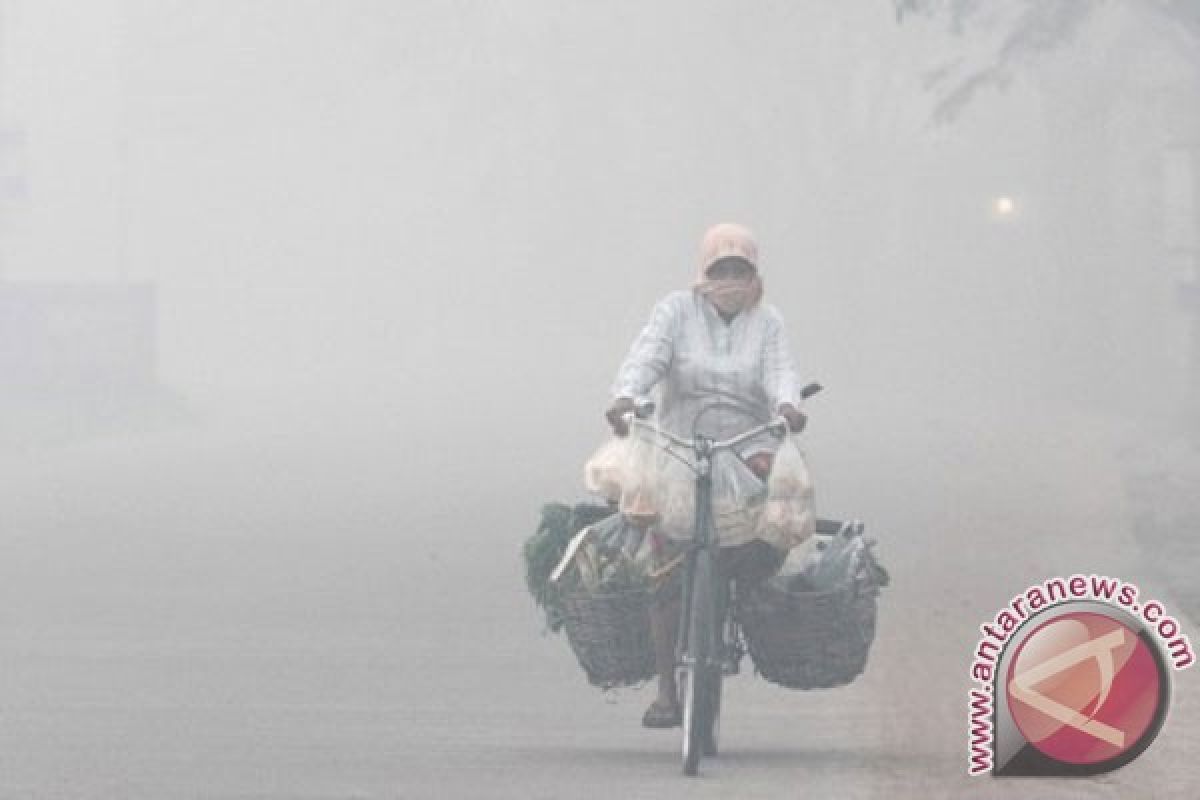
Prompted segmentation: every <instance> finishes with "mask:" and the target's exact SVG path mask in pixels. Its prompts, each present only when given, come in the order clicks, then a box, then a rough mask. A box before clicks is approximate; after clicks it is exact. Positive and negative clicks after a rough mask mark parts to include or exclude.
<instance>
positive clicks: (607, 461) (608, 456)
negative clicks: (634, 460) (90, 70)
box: [583, 436, 629, 503]
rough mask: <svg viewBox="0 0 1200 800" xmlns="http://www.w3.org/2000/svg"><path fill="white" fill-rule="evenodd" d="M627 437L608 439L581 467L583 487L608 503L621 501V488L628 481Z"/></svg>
mask: <svg viewBox="0 0 1200 800" xmlns="http://www.w3.org/2000/svg"><path fill="white" fill-rule="evenodd" d="M628 470H629V437H628V436H625V437H617V436H614V437H613V438H611V439H609V440H608V441H607V442H605V443H604V444H602V445H600V447H599V448H598V449H597V450H596V452H594V453H592V455H591V457H590V458H588V460H587V462H586V463H585V464H584V465H583V485H584V486H586V487H587V490H588V491H589V492H595V493H596V494H599V495H601V496H602V497H604V498H605V499H606V500H608V501H609V502H612V503H615V502H617V501H618V500H620V499H621V487H623V486H624V485H625V484H626V483H627V482H628V480H629V477H628V474H627V473H628Z"/></svg>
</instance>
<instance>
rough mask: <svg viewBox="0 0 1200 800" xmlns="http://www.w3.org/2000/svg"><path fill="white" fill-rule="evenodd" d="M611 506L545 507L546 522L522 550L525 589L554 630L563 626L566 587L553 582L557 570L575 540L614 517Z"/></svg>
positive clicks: (590, 504) (543, 509) (541, 523)
mask: <svg viewBox="0 0 1200 800" xmlns="http://www.w3.org/2000/svg"><path fill="white" fill-rule="evenodd" d="M614 514H615V509H614V508H613V507H612V506H611V505H604V504H599V503H579V504H576V505H575V506H574V507H572V506H568V505H566V504H564V503H547V504H546V505H544V506H542V519H541V522H540V523H539V524H538V527H537V530H536V531H535V532H534V534H533V535H532V536H530V537H529V538H528V539H527V540H526V541H525V545H524V547H523V548H522V555H523V556H524V559H525V586H526V588H528V589H529V593H530V595H532V596H533V601H534V602H535V603H536V604H537V606H538V607H539V608H541V609H542V610H543V611H544V612H545V614H546V625H547V627H548V628H549V629H550V630H551V631H558V630H559V629H560V628H561V627H562V595H563V590H564V587H563V586H560V585H558V584H555V583H551V582H550V575H551V573H553V572H554V568H555V567H557V566H558V564H559V562H560V561H562V558H563V554H564V553H565V552H566V551H567V546H568V545H569V544H570V542H571V539H572V537H574V536H575V535H577V534H578V533H579V531H580V530H582V529H583V528H586V527H587V526H589V525H591V524H593V523H595V522H599V521H600V520H602V519H605V518H607V517H610V516H613V515H614Z"/></svg>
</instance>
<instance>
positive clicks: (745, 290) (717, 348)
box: [605, 223, 807, 728]
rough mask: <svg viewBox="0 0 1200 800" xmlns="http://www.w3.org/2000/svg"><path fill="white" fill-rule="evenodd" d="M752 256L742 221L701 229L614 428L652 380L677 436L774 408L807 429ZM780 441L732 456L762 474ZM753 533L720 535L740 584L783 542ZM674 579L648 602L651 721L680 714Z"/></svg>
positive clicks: (761, 574)
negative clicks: (692, 272) (654, 682)
mask: <svg viewBox="0 0 1200 800" xmlns="http://www.w3.org/2000/svg"><path fill="white" fill-rule="evenodd" d="M758 261H759V259H758V245H757V243H756V242H755V239H754V236H753V234H752V233H751V232H750V231H749V230H748V229H747V228H746V227H744V226H742V225H737V224H733V223H722V224H719V225H715V226H713V227H712V228H710V229H709V230H708V231H707V232H706V233H705V234H704V237H703V240H702V242H701V246H700V261H699V271H698V275H697V277H696V280H695V282H694V284H693V285H692V287H691V289H683V290H675V291H672V292H670V293H669V294H667V295H666V296H665V297H664V298H662V299H661V300H660V301H659V302H658V303H657V304H656V305H655V307H654V310H653V312H652V314H651V316H650V320H649V322H648V323H647V324H646V325H645V327H644V328H643V329H642V331H641V332H640V333H639V334H638V336H637V337H636V339H635V340H634V342H633V345H632V347H631V348H630V350H629V353H628V355H627V356H626V357H625V360H624V362H623V363H622V364H621V366H620V368H619V369H618V371H617V376H616V379H615V380H614V382H613V385H612V390H611V392H612V396H613V401H612V404H611V406H610V407H609V409H608V410H607V411H606V412H605V416H606V418H607V420H608V422H609V424H610V425H611V426H612V428H613V431H614V433H616V434H617V435H618V436H625V435H627V434H628V432H629V430H628V424H627V421H626V419H627V418H626V415H627V414H629V413H630V412H631V411H633V410H634V408H635V405H636V402H637V401H638V400H639V399H641V398H644V397H646V396H647V395H648V394H649V393H650V391H651V390H652V389H653V388H655V387H656V386H657V387H659V391H660V396H659V402H658V405H657V411H658V423H659V425H661V427H662V428H663V429H665V430H669V431H672V432H675V433H679V434H682V435H690V434H692V433H701V434H704V435H706V436H709V437H711V438H713V439H718V440H722V439H728V438H730V437H732V436H735V435H737V434H739V433H742V432H743V431H745V430H748V429H750V428H753V427H755V426H757V425H761V424H762V423H764V422H767V421H769V420H771V419H772V418H775V417H778V416H782V417H784V418H785V419H786V420H787V422H788V428H789V429H790V430H792V431H793V432H797V431H800V430H802V429H803V428H804V426H805V424H806V421H807V418H806V416H805V415H804V413H803V412H802V411H801V410H800V406H801V404H802V402H803V396H802V394H801V383H800V379H799V376H798V374H797V372H796V368H795V365H794V363H793V361H792V358H791V354H790V350H789V348H788V341H787V332H786V330H785V328H784V323H783V318H782V316H781V315H780V313H779V311H778V310H777V309H776V308H775V307H774V306H772V305H770V304H766V303H763V302H762V294H763V282H762V278H761V277H760V275H759V272H758ZM778 444H779V440H778V439H777V438H775V437H773V436H771V435H769V434H763V435H761V436H758V437H753V438H751V439H749V440H747V441H746V442H744V443H743V444H742V445H741V446H740V447H738V448H737V452H736V455H735V456H734V457H735V458H740V459H741V462H742V463H743V464H744V465H745V466H746V467H749V468H750V470H751V471H752V472H753V473H754V475H756V476H757V477H758V479H759V480H765V479H766V477H767V475H768V473H769V472H770V469H771V461H772V458H773V455H774V453H775V451H776V449H777V447H778ZM720 455H727V454H720ZM737 467H739V465H738V464H734V463H731V462H730V461H729V459H728V458H724V459H722V458H718V459H716V460H714V462H713V483H714V487H717V486H720V485H721V481H722V480H723V479H726V478H727V477H728V476H729V475H730V474H731V473H730V470H732V469H734V468H737ZM729 479H731V478H729ZM753 537H754V532H753V531H743V532H742V534H741V535H740V536H733V537H726V536H724V535H723V536H722V541H721V569H722V573H723V574H725V575H726V576H730V577H733V578H734V580H735V581H740V582H743V583H744V582H751V581H756V580H762V579H763V578H766V577H768V576H769V575H771V574H773V573H774V572H775V571H776V570H777V569H778V566H779V563H780V562H781V561H782V558H783V552H782V550H780V549H778V548H777V547H776V546H775V545H774V544H771V543H767V542H765V541H763V540H762V539H758V538H753ZM671 588H672V587H671V585H670V584H667V586H666V587H665V589H664V590H660V591H659V592H658V593H656V595H655V599H654V602H653V603H652V605H651V611H650V622H651V632H652V634H653V637H654V647H655V663H656V669H657V672H658V696H657V697H656V698H655V699H654V701H653V702H652V703H651V704H650V707H649V708H647V709H646V713H645V715H644V716H643V718H642V724H643V725H645V726H647V727H654V728H662V727H673V726H676V725H678V724H679V722H680V708H679V704H678V700H677V697H676V686H675V672H674V670H675V664H674V660H675V659H674V646H675V638H676V631H677V628H678V622H679V613H680V612H679V595H678V592H677V591H671ZM674 588H677V586H676V587H674Z"/></svg>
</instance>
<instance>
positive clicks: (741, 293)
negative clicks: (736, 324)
mask: <svg viewBox="0 0 1200 800" xmlns="http://www.w3.org/2000/svg"><path fill="white" fill-rule="evenodd" d="M753 284H754V279H753V278H748V279H743V278H709V279H706V280H704V281H703V282H701V283H700V284H699V289H700V291H701V293H702V294H704V296H705V297H707V298H708V299H709V300H711V301H712V303H713V305H714V306H716V307H717V308H718V309H719V310H720V311H722V312H724V313H726V314H735V313H737V312H739V311H741V310H742V309H744V308H745V307H746V306H747V305H748V304H749V302H750V296H751V293H752V291H753V288H754V287H753Z"/></svg>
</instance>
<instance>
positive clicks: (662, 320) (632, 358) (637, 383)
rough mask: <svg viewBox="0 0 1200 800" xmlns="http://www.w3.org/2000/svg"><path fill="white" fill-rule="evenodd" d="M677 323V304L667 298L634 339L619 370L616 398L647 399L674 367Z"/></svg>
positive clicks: (660, 303) (660, 302)
mask: <svg viewBox="0 0 1200 800" xmlns="http://www.w3.org/2000/svg"><path fill="white" fill-rule="evenodd" d="M677 323H678V314H677V312H676V306H675V303H673V302H672V299H671V298H670V297H665V298H663V299H662V300H660V301H659V302H658V304H657V305H655V306H654V310H653V312H651V314H650V321H649V322H647V323H646V325H645V326H644V327H643V328H642V330H641V332H640V333H639V334H638V335H637V338H636V339H634V340H633V345H632V346H631V347H630V348H629V354H628V355H626V356H625V360H624V361H623V362H622V363H621V366H620V368H619V369H618V370H617V377H616V379H615V380H614V381H613V384H612V395H613V397H631V398H637V397H644V396H645V395H647V394H649V393H650V390H651V389H652V388H654V385H655V384H657V383H658V382H659V381H660V380H662V378H663V376H665V375H666V374H667V370H668V369H670V367H671V358H672V355H673V353H674V350H675V333H676V330H677V329H678V324H677Z"/></svg>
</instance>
